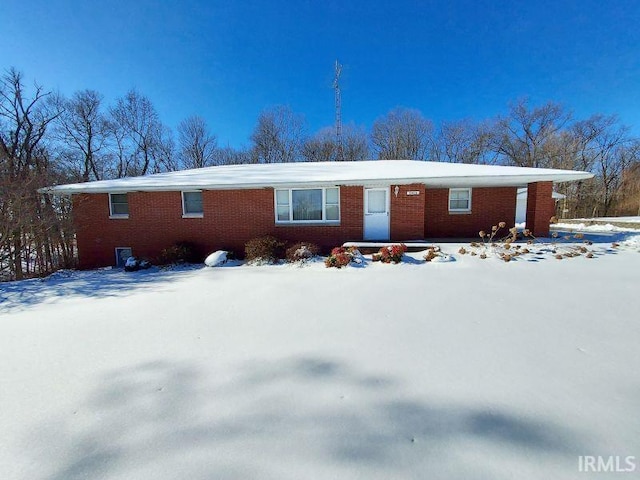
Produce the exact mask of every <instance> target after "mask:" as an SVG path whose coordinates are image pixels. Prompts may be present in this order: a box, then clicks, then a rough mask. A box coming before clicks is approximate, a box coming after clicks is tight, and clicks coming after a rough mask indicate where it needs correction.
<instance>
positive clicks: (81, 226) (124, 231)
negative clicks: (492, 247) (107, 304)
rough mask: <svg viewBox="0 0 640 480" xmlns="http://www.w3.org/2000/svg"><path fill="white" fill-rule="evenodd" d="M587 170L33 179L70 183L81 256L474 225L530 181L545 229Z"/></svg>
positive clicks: (409, 235)
mask: <svg viewBox="0 0 640 480" xmlns="http://www.w3.org/2000/svg"><path fill="white" fill-rule="evenodd" d="M592 176H593V175H592V174H591V173H588V172H577V171H569V170H550V169H536V168H521V167H505V166H486V165H466V164H451V163H435V162H423V161H411V160H376V161H364V162H318V163H282V164H257V165H256V164H251V165H226V166H218V167H208V168H200V169H194V170H184V171H178V172H170V173H161V174H156V175H148V176H144V177H132V178H122V179H118V180H103V181H96V182H88V183H78V184H70V185H59V186H53V187H48V188H45V189H42V190H41V192H43V193H49V194H53V195H72V197H73V214H74V222H75V224H76V235H77V245H78V255H79V267H80V268H93V267H98V266H107V265H113V264H116V265H120V264H122V262H123V258H126V257H127V256H129V255H132V254H133V255H135V256H138V257H147V258H150V259H153V258H157V257H158V255H159V254H160V252H161V251H162V250H163V249H165V248H167V247H169V246H171V245H173V244H175V243H177V242H182V241H185V242H190V243H192V244H194V245H196V246H198V248H199V250H200V251H201V253H202V254H205V253H206V252H209V251H213V250H218V249H226V250H232V251H234V252H237V253H241V252H242V251H243V246H244V244H245V242H247V241H248V240H249V239H251V238H254V237H257V236H261V235H267V234H270V235H274V236H276V237H278V238H281V239H284V240H288V241H310V242H315V243H317V244H318V245H320V246H321V247H323V248H326V249H328V248H331V247H334V246H336V245H340V244H342V243H343V242H345V241H362V240H371V241H374V240H375V241H390V242H391V241H393V242H401V241H405V242H406V241H411V240H422V239H425V238H444V237H475V236H477V234H478V231H479V230H483V229H486V228H490V226H491V225H493V224H495V223H496V222H499V221H506V222H511V223H513V222H514V220H515V213H516V192H517V190H518V188H522V187H528V190H527V192H528V193H527V212H526V224H527V227H528V228H529V229H531V230H532V231H533V233H534V234H535V235H537V236H546V235H548V232H549V219H550V218H551V217H552V216H553V214H554V201H553V199H552V196H551V195H552V187H553V183H554V182H567V181H575V180H584V179H587V178H591V177H592Z"/></svg>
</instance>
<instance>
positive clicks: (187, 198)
mask: <svg viewBox="0 0 640 480" xmlns="http://www.w3.org/2000/svg"><path fill="white" fill-rule="evenodd" d="M203 215H204V210H203V208H202V192H198V191H194V192H182V217H183V218H202V217H203Z"/></svg>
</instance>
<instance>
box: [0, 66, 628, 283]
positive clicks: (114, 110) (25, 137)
mask: <svg viewBox="0 0 640 480" xmlns="http://www.w3.org/2000/svg"><path fill="white" fill-rule="evenodd" d="M249 141H250V142H249V146H248V147H244V148H233V147H229V146H227V147H221V146H219V145H218V141H217V137H216V135H215V134H214V133H213V132H212V131H211V129H210V127H209V125H207V122H206V121H205V120H204V119H203V118H202V117H200V116H197V115H196V116H191V117H189V118H186V119H184V120H183V121H182V122H180V123H179V124H178V126H177V128H176V129H175V132H173V131H172V130H171V129H170V128H169V127H167V126H166V125H164V124H163V123H162V121H161V119H160V116H159V115H158V112H157V111H156V109H155V107H154V105H153V103H152V101H151V100H150V99H149V98H148V97H146V96H145V95H143V94H142V93H140V92H138V91H136V90H131V91H129V92H127V93H126V94H125V95H124V96H122V97H120V98H118V99H116V100H115V101H114V102H113V103H112V104H110V105H107V104H105V102H104V98H103V96H102V95H101V94H100V93H99V92H97V91H94V90H89V89H87V90H82V91H78V92H76V93H74V94H73V95H71V96H70V97H65V96H64V95H62V94H60V93H56V92H51V91H48V90H46V89H45V88H43V87H42V86H40V85H38V84H34V85H33V86H32V87H26V86H25V81H24V77H23V75H22V73H21V72H19V71H18V70H16V69H14V68H11V69H9V70H7V71H6V72H5V73H4V74H3V75H2V77H1V78H0V279H20V278H24V277H28V276H36V275H42V274H45V273H48V272H50V271H53V270H55V269H58V268H64V267H71V266H73V264H74V259H75V246H74V234H73V227H72V222H71V205H70V202H69V199H67V198H58V197H55V198H52V197H49V196H43V195H40V194H38V193H37V189H38V188H40V187H44V186H47V185H52V184H59V183H71V182H87V181H92V180H105V179H112V178H122V177H129V176H136V175H146V174H150V173H160V172H167V171H174V170H181V169H186V168H200V167H207V166H215V165H227V164H239V163H278V162H296V161H307V162H317V161H341V160H347V161H359V160H365V159H371V158H378V159H410V160H430V161H438V162H456V163H477V164H496V165H516V166H524V167H543V168H564V169H575V170H587V171H591V172H593V173H594V174H595V178H594V179H593V180H589V181H583V182H575V183H572V184H570V185H561V186H559V188H560V189H561V193H563V194H565V195H566V197H567V198H566V199H565V200H564V201H563V204H562V207H561V210H562V211H561V215H562V216H563V217H567V218H570V217H585V216H588V217H590V216H605V215H622V214H633V215H635V214H640V139H638V138H636V137H633V136H632V135H630V131H629V128H628V127H626V126H624V125H623V124H621V122H620V121H619V119H618V118H617V117H616V116H615V115H603V114H594V115H592V116H591V117H589V118H586V119H576V118H573V116H572V115H571V113H570V112H569V111H568V110H567V109H566V108H564V107H563V106H561V105H559V104H557V103H555V102H547V103H545V104H542V105H530V103H529V102H528V100H526V99H520V100H518V101H515V102H513V103H511V104H510V105H509V106H508V109H507V111H506V113H504V114H501V115H497V116H496V117H494V118H491V119H486V120H483V121H474V120H469V119H465V120H458V121H450V122H442V123H441V124H439V125H435V124H434V123H433V122H432V121H431V120H429V119H428V118H426V117H425V116H424V115H423V114H422V113H421V112H420V111H418V110H415V109H409V108H396V109H393V110H391V111H390V112H388V113H386V114H385V115H382V116H380V117H379V118H378V119H376V120H375V121H374V122H373V125H372V126H371V128H370V129H369V130H367V129H366V128H364V127H360V126H356V125H352V124H350V125H345V126H344V127H343V130H342V137H341V144H340V145H339V144H338V141H337V137H336V135H335V129H334V128H332V127H326V128H323V129H321V130H319V131H317V132H312V133H310V132H309V131H308V127H307V125H306V123H305V120H304V116H303V115H302V114H300V113H297V112H294V111H293V110H292V109H291V108H290V107H288V106H281V105H280V106H274V107H270V108H267V109H266V110H264V111H263V112H262V113H260V115H259V116H258V118H257V120H256V125H255V128H254V130H253V132H252V134H251V136H250V138H249Z"/></svg>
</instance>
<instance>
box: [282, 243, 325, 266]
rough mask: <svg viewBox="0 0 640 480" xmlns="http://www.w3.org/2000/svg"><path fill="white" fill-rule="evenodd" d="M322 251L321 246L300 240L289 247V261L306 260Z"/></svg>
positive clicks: (287, 254) (287, 255) (287, 256)
mask: <svg viewBox="0 0 640 480" xmlns="http://www.w3.org/2000/svg"><path fill="white" fill-rule="evenodd" d="M319 253H320V247H318V245H316V244H315V243H311V242H298V243H295V244H293V245H292V246H290V247H289V248H287V252H286V259H287V261H288V262H291V263H294V262H306V261H307V260H309V259H311V258H313V257H315V256H317V255H318V254H319Z"/></svg>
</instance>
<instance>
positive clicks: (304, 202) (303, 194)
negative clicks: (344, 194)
mask: <svg viewBox="0 0 640 480" xmlns="http://www.w3.org/2000/svg"><path fill="white" fill-rule="evenodd" d="M275 203H276V205H275V207H276V223H337V222H339V221H340V189H339V188H337V187H330V188H287V189H277V190H275Z"/></svg>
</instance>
